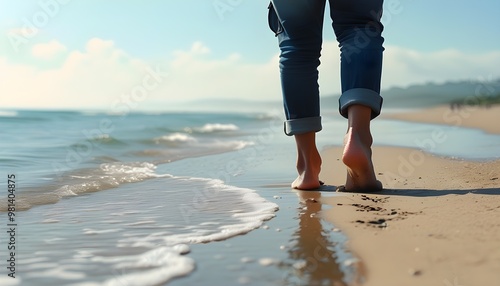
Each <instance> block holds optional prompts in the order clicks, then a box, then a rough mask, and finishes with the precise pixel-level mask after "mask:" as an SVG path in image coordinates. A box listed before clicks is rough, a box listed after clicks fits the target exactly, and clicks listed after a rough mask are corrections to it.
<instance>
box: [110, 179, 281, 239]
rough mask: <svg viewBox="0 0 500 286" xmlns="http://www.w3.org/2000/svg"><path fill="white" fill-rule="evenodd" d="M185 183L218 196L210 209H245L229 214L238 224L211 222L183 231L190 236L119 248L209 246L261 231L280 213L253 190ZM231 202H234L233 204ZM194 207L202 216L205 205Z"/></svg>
mask: <svg viewBox="0 0 500 286" xmlns="http://www.w3.org/2000/svg"><path fill="white" fill-rule="evenodd" d="M179 179H180V178H179ZM184 180H188V181H198V182H200V181H202V182H205V184H206V185H205V190H206V191H207V193H211V194H214V196H215V198H213V199H212V200H211V201H210V203H209V205H210V208H218V206H219V205H220V206H222V205H228V206H231V207H237V206H238V205H240V206H245V210H241V211H240V212H238V213H231V212H230V211H229V210H228V211H227V212H228V213H231V214H230V216H231V217H232V218H233V219H235V220H234V221H233V222H231V223H230V222H225V223H224V224H223V225H221V226H219V227H217V228H214V227H213V225H212V223H211V222H203V223H200V224H199V225H188V226H186V227H184V229H185V230H188V233H177V234H172V235H168V236H164V237H158V236H156V235H147V236H141V237H137V236H132V237H127V238H123V239H121V240H120V241H119V242H118V246H119V247H149V248H153V247H155V246H157V245H167V246H173V245H177V244H195V243H208V242H213V241H220V240H225V239H228V238H230V237H234V236H237V235H241V234H245V233H248V232H250V231H251V230H253V229H256V228H259V227H260V226H261V225H262V223H263V222H264V221H266V220H269V219H271V218H273V217H274V216H275V212H276V211H277V210H278V205H277V204H275V203H272V202H269V201H267V200H266V199H264V198H263V197H261V196H259V195H258V194H257V193H256V192H255V191H254V190H251V189H246V188H239V187H234V186H230V185H226V184H224V182H223V181H221V180H214V179H203V178H189V179H184ZM232 200H234V202H231V201H232ZM216 204H217V206H216ZM191 207H192V208H196V209H197V211H201V212H202V211H203V209H204V205H196V206H191ZM221 215H222V213H221ZM204 227H206V228H204Z"/></svg>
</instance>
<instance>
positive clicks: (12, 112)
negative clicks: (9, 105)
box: [0, 110, 19, 117]
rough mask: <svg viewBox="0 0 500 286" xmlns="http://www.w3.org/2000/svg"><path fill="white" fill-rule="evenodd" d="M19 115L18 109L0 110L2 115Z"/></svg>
mask: <svg viewBox="0 0 500 286" xmlns="http://www.w3.org/2000/svg"><path fill="white" fill-rule="evenodd" d="M18 115H19V113H18V112H17V111H9V110H0V117H17V116H18Z"/></svg>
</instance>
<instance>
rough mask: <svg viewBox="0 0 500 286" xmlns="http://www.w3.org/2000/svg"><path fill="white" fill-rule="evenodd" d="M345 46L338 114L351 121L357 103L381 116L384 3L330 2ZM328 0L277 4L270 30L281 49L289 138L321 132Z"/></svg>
mask: <svg viewBox="0 0 500 286" xmlns="http://www.w3.org/2000/svg"><path fill="white" fill-rule="evenodd" d="M328 1H329V3H330V17H331V19H332V21H333V30H334V32H335V35H336V37H337V41H338V42H339V47H340V62H341V64H340V70H341V72H340V76H341V85H342V95H341V96H340V99H339V112H340V114H342V116H344V117H345V118H347V108H348V107H349V106H351V105H353V104H359V105H364V106H368V107H370V108H371V110H372V119H373V118H375V117H377V116H378V115H379V114H380V110H381V108H382V97H381V96H380V79H381V75H382V53H383V51H384V48H383V47H382V44H383V42H384V38H383V37H382V35H381V34H382V30H383V26H382V23H381V22H380V19H381V16H382V4H383V0H328ZM325 3H326V0H272V1H271V4H270V5H269V27H270V28H271V30H272V31H274V33H275V34H276V36H277V37H278V40H279V47H280V51H281V53H280V74H281V87H282V92H283V103H284V108H285V115H286V122H285V134H287V135H295V134H302V133H307V132H317V131H320V130H321V128H322V127H321V117H320V106H319V105H320V104H319V85H318V66H319V64H320V61H319V58H320V53H321V45H322V41H323V39H322V32H323V31H322V30H323V17H324V13H325Z"/></svg>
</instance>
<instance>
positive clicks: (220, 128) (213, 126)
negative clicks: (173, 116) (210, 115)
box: [184, 123, 240, 133]
mask: <svg viewBox="0 0 500 286" xmlns="http://www.w3.org/2000/svg"><path fill="white" fill-rule="evenodd" d="M239 129H240V128H239V127H238V126H236V125H234V124H221V123H207V124H205V125H203V126H202V127H195V128H189V127H187V128H184V131H186V132H188V133H193V132H199V133H213V132H227V131H237V130H239Z"/></svg>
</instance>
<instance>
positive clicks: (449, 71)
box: [0, 0, 500, 111]
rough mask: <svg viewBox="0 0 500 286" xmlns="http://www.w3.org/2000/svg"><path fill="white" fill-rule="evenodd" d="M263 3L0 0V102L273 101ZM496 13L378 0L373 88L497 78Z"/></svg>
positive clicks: (487, 6)
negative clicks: (379, 48) (379, 54)
mask: <svg viewBox="0 0 500 286" xmlns="http://www.w3.org/2000/svg"><path fill="white" fill-rule="evenodd" d="M268 4H269V1H265V0H163V1H160V0H150V1H139V0H131V1H118V0H109V1H102V0H36V1H32V0H25V1H9V0H0V109H2V108H7V109H8V108H36V109H105V110H111V111H117V110H119V109H125V108H129V109H138V110H140V109H158V110H169V109H175V108H176V106H179V104H182V103H184V102H191V101H196V100H200V99H203V102H204V104H210V103H209V102H210V101H209V99H212V98H214V99H215V98H217V99H244V100H256V101H261V100H269V101H276V100H280V99H281V90H280V83H279V70H278V58H279V49H278V45H277V39H276V37H275V36H274V34H273V33H272V32H271V31H270V30H269V28H268V23H267V13H268V9H267V7H268ZM499 12H500V1H498V0H479V1H465V0H454V1H452V0H440V1H436V0H386V1H385V3H384V16H383V18H382V22H383V24H384V26H385V29H384V33H383V36H384V38H385V43H384V46H385V48H386V50H385V52H384V67H383V79H382V89H388V88H391V87H396V86H397V87H406V86H409V85H413V84H424V83H429V82H434V83H442V82H446V81H458V80H479V81H487V80H494V79H498V78H500V69H499V68H498V67H499V66H500V35H499V33H500V32H499V30H498V28H499V27H500V17H499ZM330 24H331V20H330V19H329V18H328V17H326V18H325V27H324V43H323V51H322V58H321V62H322V64H321V66H320V88H321V93H322V95H325V96H326V95H334V94H338V93H339V92H340V83H339V82H340V80H339V74H340V73H339V50H338V44H337V42H336V40H335V37H334V35H333V31H332V29H331V25H330ZM382 95H383V92H382ZM207 99H208V100H207ZM207 102H208V103H207Z"/></svg>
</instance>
